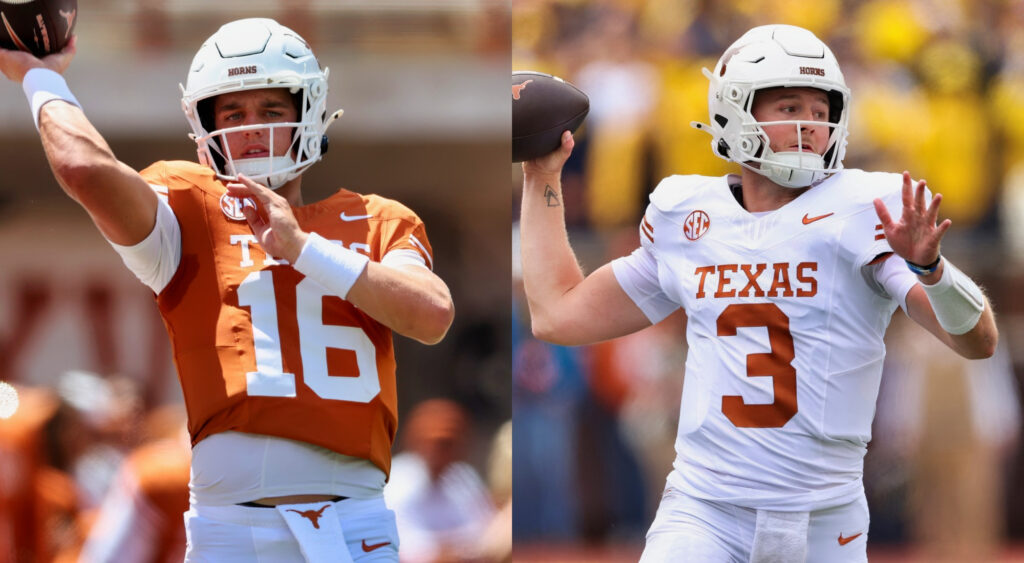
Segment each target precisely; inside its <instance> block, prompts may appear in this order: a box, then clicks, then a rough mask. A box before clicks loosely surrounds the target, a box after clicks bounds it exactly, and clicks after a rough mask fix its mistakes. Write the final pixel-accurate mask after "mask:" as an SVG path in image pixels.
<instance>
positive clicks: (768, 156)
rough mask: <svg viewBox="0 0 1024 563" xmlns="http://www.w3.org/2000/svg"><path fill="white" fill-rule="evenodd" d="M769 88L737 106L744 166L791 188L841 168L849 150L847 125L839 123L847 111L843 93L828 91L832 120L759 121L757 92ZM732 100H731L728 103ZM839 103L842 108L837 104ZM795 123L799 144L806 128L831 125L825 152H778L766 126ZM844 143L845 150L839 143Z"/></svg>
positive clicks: (740, 154)
mask: <svg viewBox="0 0 1024 563" xmlns="http://www.w3.org/2000/svg"><path fill="white" fill-rule="evenodd" d="M767 89H769V88H762V89H759V90H757V91H752V92H751V93H750V95H749V96H747V99H746V101H745V102H744V107H743V108H737V113H741V114H742V115H743V116H744V119H743V121H742V123H741V132H740V134H739V147H738V149H739V150H738V151H737V152H738V156H739V158H742V159H743V160H741V161H739V164H740V165H741V166H744V167H746V168H749V169H751V170H754V171H755V172H757V173H758V174H761V175H762V176H765V177H766V178H768V179H769V180H771V181H773V182H775V183H776V184H779V185H780V186H784V187H787V188H803V187H807V186H811V185H815V184H817V183H819V182H821V181H822V180H824V179H825V178H826V177H828V175H830V174H833V173H835V172H837V171H838V170H841V169H842V167H843V165H842V161H841V160H840V158H841V156H840V155H842V154H843V153H845V152H846V151H845V143H846V136H847V127H846V124H845V123H842V124H840V123H838V120H840V119H842V117H843V116H844V115H845V112H844V111H842V107H843V104H844V103H846V100H845V99H844V98H843V96H842V93H840V92H835V91H830V92H826V93H827V95H828V98H829V121H827V122H824V121H812V120H801V119H785V120H774V121H758V120H757V119H756V118H755V117H754V113H753V105H754V100H755V98H756V97H757V94H758V93H759V92H761V91H764V90H767ZM727 103H730V102H727ZM837 106H838V107H837ZM787 125H789V126H792V127H793V128H794V129H795V131H796V139H797V142H796V144H797V146H803V145H804V129H805V127H806V128H810V127H828V131H829V135H828V142H827V144H826V146H825V150H824V152H823V153H822V154H818V153H817V152H811V151H778V152H776V151H774V150H773V149H772V148H771V139H770V137H769V136H768V132H767V131H766V130H765V127H773V128H776V127H779V126H787ZM840 143H842V145H843V146H842V150H840V148H839V146H840Z"/></svg>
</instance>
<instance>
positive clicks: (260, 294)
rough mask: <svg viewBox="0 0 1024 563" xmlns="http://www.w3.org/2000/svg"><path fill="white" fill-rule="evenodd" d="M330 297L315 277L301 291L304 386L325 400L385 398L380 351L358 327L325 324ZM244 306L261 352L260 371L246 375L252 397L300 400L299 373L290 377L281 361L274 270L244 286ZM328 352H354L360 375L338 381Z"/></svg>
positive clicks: (240, 287)
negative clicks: (297, 395)
mask: <svg viewBox="0 0 1024 563" xmlns="http://www.w3.org/2000/svg"><path fill="white" fill-rule="evenodd" d="M325 295H328V294H327V293H325V292H324V290H323V287H321V286H320V285H319V284H317V283H316V282H313V281H312V280H310V279H309V278H306V279H303V280H302V281H301V282H299V283H298V285H296V286H295V309H296V311H299V315H298V319H297V320H298V327H299V342H300V349H299V350H300V353H301V358H302V376H303V377H302V378H303V382H304V383H305V384H306V385H307V386H308V387H309V388H310V389H312V390H313V392H314V393H316V394H317V396H319V397H322V398H324V399H334V400H338V401H353V402H357V403H369V402H370V401H371V400H373V398H374V397H376V396H377V395H378V394H379V393H380V380H379V379H378V377H377V359H376V358H377V355H376V348H375V347H374V345H373V342H371V341H370V338H369V337H368V336H366V333H364V332H363V331H362V330H361V329H359V328H357V327H352V326H337V325H325V324H323V322H322V319H323V298H324V296H325ZM238 304H239V305H241V306H243V307H249V312H250V315H249V316H250V318H251V319H252V341H253V346H254V348H255V352H256V371H253V372H249V373H247V374H245V377H246V392H247V393H248V394H249V395H253V396H261V397H294V396H295V374H294V373H285V371H284V364H283V362H282V360H281V338H280V334H279V332H278V324H277V301H276V299H275V296H274V276H273V271H272V270H261V271H258V272H252V273H250V274H249V275H248V276H246V277H245V280H243V281H242V283H241V284H239V285H238ZM328 348H339V349H344V350H351V351H352V352H354V353H355V355H356V365H357V366H358V368H359V376H358V377H332V376H331V375H330V374H329V373H328V372H327V349H328Z"/></svg>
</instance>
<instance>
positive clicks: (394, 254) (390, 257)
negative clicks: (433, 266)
mask: <svg viewBox="0 0 1024 563" xmlns="http://www.w3.org/2000/svg"><path fill="white" fill-rule="evenodd" d="M380 263H381V265H382V266H388V267H390V268H397V267H399V266H421V267H424V268H426V269H428V270H429V269H430V266H429V265H427V261H426V260H424V259H423V256H422V255H421V254H420V253H419V252H416V251H415V250H410V249H408V248H399V249H397V250H392V251H391V252H388V253H387V254H385V255H384V257H383V258H381V260H380Z"/></svg>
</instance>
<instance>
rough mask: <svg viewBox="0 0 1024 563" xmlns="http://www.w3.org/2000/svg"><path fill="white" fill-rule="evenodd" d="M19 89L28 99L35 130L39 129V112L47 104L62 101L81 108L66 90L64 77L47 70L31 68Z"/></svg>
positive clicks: (66, 84)
mask: <svg viewBox="0 0 1024 563" xmlns="http://www.w3.org/2000/svg"><path fill="white" fill-rule="evenodd" d="M21 87H22V89H23V90H25V97H26V98H28V103H29V105H30V106H32V120H33V121H34V122H35V124H36V129H39V110H40V109H41V108H42V107H43V104H45V103H47V102H52V101H53V100H64V101H65V102H68V103H70V104H74V105H76V106H78V107H82V104H80V103H78V100H77V99H76V98H75V95H74V94H72V93H71V90H69V89H68V83H67V82H65V81H64V77H63V76H61V75H60V74H58V73H56V72H54V71H52V70H50V69H48V68H33V69H32V70H30V71H28V72H26V73H25V78H24V79H23V80H22V82H21Z"/></svg>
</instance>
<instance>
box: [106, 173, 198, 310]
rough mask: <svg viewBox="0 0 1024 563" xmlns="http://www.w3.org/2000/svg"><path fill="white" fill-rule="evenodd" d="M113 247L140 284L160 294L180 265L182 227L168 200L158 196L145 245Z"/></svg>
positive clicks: (141, 243)
mask: <svg viewBox="0 0 1024 563" xmlns="http://www.w3.org/2000/svg"><path fill="white" fill-rule="evenodd" d="M153 188H154V189H156V190H157V191H159V190H160V189H162V188H160V187H158V186H153ZM107 242H110V241H107ZM110 246H112V247H114V250H116V251H117V253H118V254H120V255H121V260H123V261H124V265H125V266H127V267H128V269H129V270H131V271H132V273H133V274H135V277H137V278H139V281H141V282H142V283H144V284H146V285H147V286H149V288H150V289H152V290H153V291H154V292H155V293H157V294H159V293H160V292H161V291H163V289H164V288H165V287H167V284H168V283H170V281H171V278H172V277H174V272H176V271H177V270H178V264H179V263H180V262H181V226H180V225H178V218H177V217H175V216H174V211H173V210H172V209H171V206H170V204H168V203H167V196H165V195H162V194H159V193H158V194H157V206H156V224H155V225H154V226H153V231H152V232H151V233H149V235H148V236H147V237H146V238H144V239H142V242H139V243H138V244H136V245H133V246H121V245H119V244H115V243H113V242H110Z"/></svg>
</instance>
